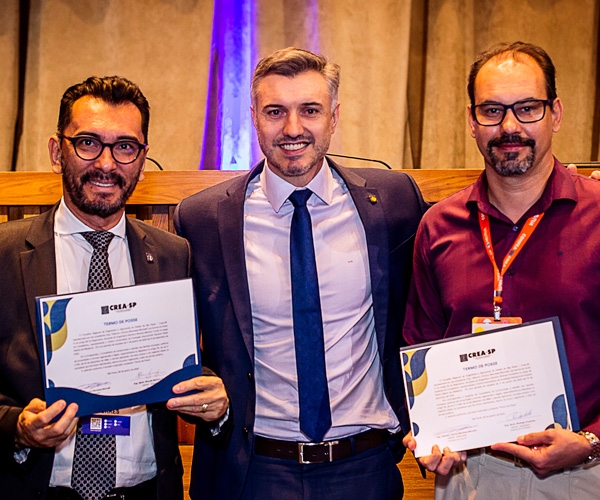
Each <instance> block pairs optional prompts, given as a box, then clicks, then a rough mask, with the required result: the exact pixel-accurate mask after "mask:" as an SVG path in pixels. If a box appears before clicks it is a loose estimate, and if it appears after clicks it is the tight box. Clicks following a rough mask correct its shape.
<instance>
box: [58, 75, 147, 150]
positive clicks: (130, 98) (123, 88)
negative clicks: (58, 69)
mask: <svg viewBox="0 0 600 500" xmlns="http://www.w3.org/2000/svg"><path fill="white" fill-rule="evenodd" d="M88 95H89V96H92V97H94V98H96V99H100V100H102V101H105V102H107V103H109V104H112V105H118V104H126V103H129V102H130V103H132V104H134V105H135V107H136V108H138V109H139V110H140V113H141V115H142V133H143V134H144V142H145V143H147V142H148V126H149V124H150V105H149V104H148V100H147V99H146V97H144V94H142V91H141V90H140V88H139V87H138V86H137V85H136V84H135V83H133V82H130V81H129V80H127V79H126V78H121V77H120V76H105V77H102V78H100V77H97V76H91V77H90V78H88V79H87V80H85V81H83V82H81V83H78V84H76V85H73V86H71V87H69V88H68V89H67V90H66V91H65V93H64V94H63V96H62V99H61V100H60V110H59V113H58V126H57V132H58V134H59V135H62V134H63V133H64V131H65V129H66V128H67V126H68V125H69V123H71V120H72V119H73V116H72V113H73V104H74V103H75V101H77V100H78V99H81V98H82V97H85V96H88Z"/></svg>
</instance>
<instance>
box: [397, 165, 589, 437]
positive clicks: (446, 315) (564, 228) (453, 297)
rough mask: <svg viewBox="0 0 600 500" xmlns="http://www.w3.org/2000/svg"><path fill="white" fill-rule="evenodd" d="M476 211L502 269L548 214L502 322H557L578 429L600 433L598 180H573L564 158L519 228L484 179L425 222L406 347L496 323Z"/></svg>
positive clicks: (524, 253)
mask: <svg viewBox="0 0 600 500" xmlns="http://www.w3.org/2000/svg"><path fill="white" fill-rule="evenodd" d="M478 209H479V210H481V211H482V212H483V213H485V214H487V215H488V216H489V217H490V226H491V235H492V241H493V245H494V252H495V257H496V263H497V265H498V266H499V267H501V266H502V260H503V259H504V257H505V255H506V253H507V252H508V251H509V250H510V248H511V246H512V245H513V243H514V241H515V239H516V238H517V236H518V234H519V232H520V230H521V229H522V227H523V224H524V222H525V221H526V220H527V218H528V217H530V216H531V215H534V214H537V213H540V212H545V215H544V217H543V219H542V221H541V222H540V224H539V226H538V227H537V229H536V230H535V232H534V233H533V235H532V236H531V238H530V239H529V241H528V242H527V243H526V245H525V246H524V247H523V249H522V250H521V252H520V253H519V255H518V256H517V258H516V259H515V261H514V262H513V264H512V265H511V267H510V268H509V269H508V270H507V272H506V274H505V275H504V283H503V285H504V286H503V294H502V295H503V304H502V316H520V317H522V318H523V321H524V322H527V321H534V320H538V319H544V318H548V317H551V316H558V317H559V319H560V323H561V327H562V331H563V336H564V340H565V346H566V350H567V357H568V361H569V368H570V371H571V377H572V382H573V389H574V392H575V400H576V403H577V412H578V414H579V421H580V424H581V427H582V429H585V430H588V431H590V432H593V433H594V434H596V435H600V182H598V181H596V180H592V179H588V178H585V177H583V176H580V175H576V174H571V173H569V172H568V171H567V170H566V169H565V167H564V166H563V165H561V164H560V163H559V162H558V160H555V164H554V170H553V172H552V174H551V176H550V179H549V181H548V184H547V185H546V188H545V190H544V192H543V194H542V196H541V198H540V199H539V200H538V201H537V202H536V203H535V204H534V205H533V206H532V207H531V208H530V209H529V211H528V212H527V213H526V214H525V215H524V216H523V217H522V218H521V220H519V221H518V223H517V224H516V225H515V224H513V223H512V222H511V221H510V220H509V219H508V218H507V217H505V216H504V215H503V214H502V213H500V212H499V211H498V210H497V209H496V208H495V207H493V206H492V205H491V204H490V202H489V199H488V195H487V181H486V177H485V173H484V174H482V175H481V177H480V178H479V179H478V180H477V182H475V183H474V184H472V185H471V186H469V187H467V188H465V189H463V190H462V191H460V192H458V193H456V194H455V195H453V196H451V197H449V198H447V199H446V200H443V201H441V202H440V203H438V204H437V205H435V206H433V207H432V208H431V209H430V210H429V211H428V212H427V213H426V214H425V216H424V218H423V220H422V222H421V225H420V227H419V230H418V232H417V239H416V244H415V257H414V277H413V283H412V285H411V293H410V297H409V303H408V308H407V313H406V322H405V327H404V337H405V339H406V341H407V342H408V343H409V344H417V343H421V342H426V341H430V340H438V339H442V338H448V337H454V336H457V335H463V334H466V333H470V332H471V322H472V319H473V317H474V316H492V315H493V288H494V284H493V283H494V273H493V268H492V264H491V262H490V260H489V257H488V255H487V253H486V251H485V249H484V246H483V241H482V237H481V231H480V228H479V222H478V219H477V216H478Z"/></svg>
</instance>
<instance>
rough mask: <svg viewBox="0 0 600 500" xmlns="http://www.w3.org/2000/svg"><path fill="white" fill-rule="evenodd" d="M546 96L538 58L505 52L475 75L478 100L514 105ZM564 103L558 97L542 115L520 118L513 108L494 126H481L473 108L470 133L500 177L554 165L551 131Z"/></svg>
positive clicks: (555, 129) (555, 124) (559, 121)
mask: <svg viewBox="0 0 600 500" xmlns="http://www.w3.org/2000/svg"><path fill="white" fill-rule="evenodd" d="M531 99H547V90H546V82H545V79H544V73H543V72H542V69H541V68H540V66H539V65H538V64H537V63H536V62H535V60H534V59H533V58H531V57H529V56H527V55H525V54H520V55H519V58H518V60H515V59H513V58H512V57H510V56H507V55H500V56H496V57H494V58H492V59H490V60H489V61H488V62H487V63H486V64H485V65H484V66H483V67H482V68H481V70H480V71H479V73H478V74H477V78H476V79H475V104H476V105H479V104H513V103H515V102H517V101H525V100H531ZM561 120H562V104H561V102H560V99H558V98H556V99H555V100H554V103H553V105H552V108H548V109H546V115H545V116H544V118H543V119H542V120H540V121H538V122H535V123H521V122H519V121H518V120H517V118H516V117H515V115H514V113H513V111H512V110H507V111H506V116H505V117H504V120H503V121H502V122H501V123H500V124H499V125H495V126H491V127H485V126H482V125H479V124H478V123H477V122H476V121H475V119H474V118H473V116H472V114H471V110H470V109H469V126H470V130H471V135H472V136H473V137H474V138H475V140H476V141H477V146H478V148H479V150H480V151H481V154H482V155H483V157H484V160H485V164H486V167H490V169H492V170H493V172H495V173H497V174H498V175H500V176H504V177H506V176H514V175H523V174H525V173H527V172H530V171H533V170H535V169H536V168H537V167H538V166H539V165H542V168H543V169H547V170H550V169H551V168H552V165H553V164H554V162H553V158H552V134H553V133H554V132H558V130H559V129H560V123H561Z"/></svg>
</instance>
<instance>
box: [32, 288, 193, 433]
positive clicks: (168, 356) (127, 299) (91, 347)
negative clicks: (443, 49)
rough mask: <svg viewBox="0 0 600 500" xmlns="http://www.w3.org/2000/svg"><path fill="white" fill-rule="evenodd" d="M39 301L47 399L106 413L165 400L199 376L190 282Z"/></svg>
mask: <svg viewBox="0 0 600 500" xmlns="http://www.w3.org/2000/svg"><path fill="white" fill-rule="evenodd" d="M36 305H37V318H38V336H39V346H40V354H41V355H40V358H41V360H42V373H43V377H44V389H45V396H46V401H47V403H48V404H51V403H53V402H55V401H57V400H59V399H64V400H65V401H66V402H67V403H71V402H75V403H77V404H78V405H79V411H78V415H79V416H81V415H91V414H93V413H103V412H106V411H108V410H114V409H117V408H127V407H131V406H138V405H145V404H150V403H155V402H159V401H166V400H167V399H169V398H171V397H173V396H174V394H173V392H172V391H171V388H172V387H173V386H174V385H175V384H177V383H179V382H181V381H183V380H187V379H190V378H193V377H197V376H200V375H201V364H200V347H199V335H198V325H197V321H196V307H195V303H194V291H193V286H192V280H191V279H185V280H179V281H168V282H163V283H153V284H149V285H135V286H130V287H123V288H112V289H108V290H98V291H93V292H82V293H76V294H67V295H54V296H49V297H37V298H36ZM96 422H97V421H96ZM123 425H124V424H123Z"/></svg>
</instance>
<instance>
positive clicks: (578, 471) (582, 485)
mask: <svg viewBox="0 0 600 500" xmlns="http://www.w3.org/2000/svg"><path fill="white" fill-rule="evenodd" d="M599 498H600V463H594V464H590V465H585V466H579V467H574V468H572V469H568V470H565V471H564V472H561V473H557V474H554V475H552V476H550V477H547V478H544V479H540V478H539V477H538V476H536V475H535V473H534V472H533V471H532V470H531V469H530V468H528V467H519V466H517V465H515V464H514V462H512V461H508V460H505V459H500V458H496V457H493V456H491V455H487V454H485V453H481V454H479V455H477V454H475V455H471V454H469V456H468V458H467V463H466V464H465V465H464V466H462V467H461V468H459V469H456V470H455V471H454V473H453V474H451V475H449V476H446V477H442V476H436V479H435V499H436V500H588V499H589V500H598V499H599Z"/></svg>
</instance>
